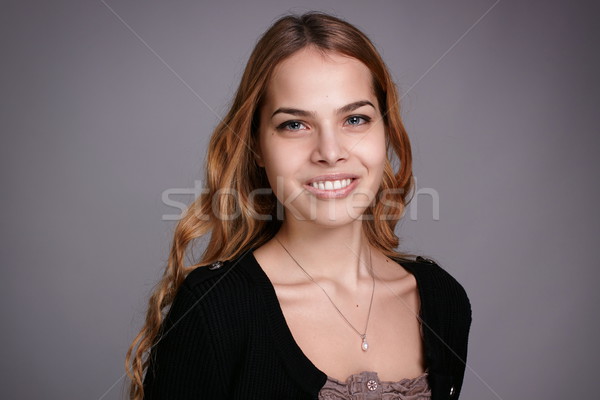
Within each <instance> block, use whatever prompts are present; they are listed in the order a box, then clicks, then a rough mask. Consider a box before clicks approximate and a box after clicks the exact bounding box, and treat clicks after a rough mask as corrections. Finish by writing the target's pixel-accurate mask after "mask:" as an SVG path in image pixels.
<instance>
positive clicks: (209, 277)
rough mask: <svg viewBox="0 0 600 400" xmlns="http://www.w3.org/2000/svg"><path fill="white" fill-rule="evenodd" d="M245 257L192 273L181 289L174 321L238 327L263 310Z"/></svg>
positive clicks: (178, 292) (215, 264)
mask: <svg viewBox="0 0 600 400" xmlns="http://www.w3.org/2000/svg"><path fill="white" fill-rule="evenodd" d="M247 262H248V261H247V260H246V258H245V257H244V255H242V256H240V257H238V258H236V259H232V260H224V261H217V262H214V263H212V264H209V265H206V266H201V267H198V268H196V269H194V270H193V271H191V272H190V273H189V274H188V275H187V276H186V278H185V280H184V281H183V283H182V284H181V285H180V287H179V288H178V291H177V294H176V296H175V298H174V301H173V304H172V306H171V310H170V312H169V314H171V315H170V317H171V318H178V317H183V316H184V315H186V314H190V313H191V315H188V316H187V317H186V318H201V319H202V320H203V321H204V323H205V324H207V325H211V324H213V323H214V324H218V325H220V326H221V328H223V325H227V326H229V325H236V326H237V325H239V324H241V323H243V322H244V321H246V320H247V319H248V318H251V317H252V315H255V314H256V312H257V311H258V308H259V307H260V302H259V301H257V291H256V290H255V283H254V280H253V278H252V272H251V270H249V269H248V268H246V267H247V265H246V263H247Z"/></svg>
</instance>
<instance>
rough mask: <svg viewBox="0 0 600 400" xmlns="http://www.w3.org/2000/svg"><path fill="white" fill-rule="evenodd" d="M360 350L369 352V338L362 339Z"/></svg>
mask: <svg viewBox="0 0 600 400" xmlns="http://www.w3.org/2000/svg"><path fill="white" fill-rule="evenodd" d="M360 348H361V349H362V351H367V350H369V343H367V336H366V335H365V336H363V338H362V344H361V345H360Z"/></svg>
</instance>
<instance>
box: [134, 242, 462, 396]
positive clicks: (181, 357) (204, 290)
mask: <svg viewBox="0 0 600 400" xmlns="http://www.w3.org/2000/svg"><path fill="white" fill-rule="evenodd" d="M252 250H253V249H250V250H247V251H246V252H244V253H243V254H242V255H241V256H240V257H238V258H237V259H233V260H228V261H224V262H223V263H222V264H219V265H218V267H217V268H215V267H213V268H208V267H199V268H197V269H195V270H193V271H192V272H190V273H189V275H188V276H187V277H186V279H185V280H184V282H183V283H182V285H181V287H180V288H179V290H178V292H177V295H176V296H175V299H174V301H173V303H172V304H171V307H170V309H169V311H168V313H167V315H166V317H165V320H164V322H163V325H162V327H161V334H160V335H159V338H158V339H157V342H156V344H155V346H154V347H153V348H152V351H151V353H150V362H149V365H148V369H147V371H146V375H145V378H144V393H145V397H144V398H145V399H149V400H156V399H174V400H180V399H261V400H264V399H317V397H318V393H319V390H320V389H321V388H322V387H323V385H324V384H325V382H326V381H327V375H326V374H325V373H324V372H322V371H320V370H319V369H318V368H317V367H316V366H315V365H314V364H313V363H312V362H311V361H310V360H309V359H308V358H307V357H306V356H305V355H304V353H303V352H302V350H301V349H300V347H299V346H298V344H297V343H296V342H295V340H294V338H293V336H292V333H291V331H290V330H289V327H288V325H287V323H286V321H285V317H284V315H283V312H282V310H281V307H280V305H279V301H278V299H277V296H276V293H275V288H274V287H273V285H272V283H271V281H270V280H269V278H268V277H267V275H266V274H265V272H264V271H263V270H262V268H261V267H260V265H259V264H258V262H257V261H256V258H254V255H253V253H252ZM395 261H397V262H398V263H399V264H401V265H402V267H404V268H405V269H406V270H407V271H408V272H410V273H411V274H413V275H414V276H415V279H416V281H417V287H418V291H419V296H420V300H421V310H420V317H421V319H422V325H423V338H424V351H425V364H426V368H427V369H428V376H427V380H428V383H429V386H430V388H431V392H432V400H443V399H456V398H458V396H459V394H460V390H461V387H462V382H463V376H464V371H465V362H466V357H467V340H468V334H469V328H470V324H471V306H470V303H469V299H468V297H467V294H466V293H465V291H464V289H463V287H462V286H461V285H460V284H459V283H458V282H457V281H456V280H455V279H454V278H453V277H452V276H451V275H450V274H448V273H447V272H446V271H445V270H443V269H442V268H441V267H440V266H438V265H437V264H436V263H435V262H433V261H431V260H429V259H425V258H421V257H420V258H418V259H417V260H412V261H411V260H404V259H398V260H395Z"/></svg>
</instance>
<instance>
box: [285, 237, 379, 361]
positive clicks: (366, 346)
mask: <svg viewBox="0 0 600 400" xmlns="http://www.w3.org/2000/svg"><path fill="white" fill-rule="evenodd" d="M275 240H277V242H278V243H279V244H280V245H281V247H283V249H284V250H285V252H286V253H288V255H289V256H290V258H291V259H292V260H294V262H295V263H296V265H297V266H299V267H300V269H301V270H302V272H304V273H305V274H306V276H307V277H308V278H309V279H310V280H311V281H312V282H313V283H314V284H315V285H317V286H318V287H319V288H321V290H322V291H323V293H325V296H327V298H328V299H329V301H330V302H331V304H332V305H333V306H334V307H335V309H336V311H337V312H338V314H340V316H341V317H342V318H343V319H344V321H346V323H347V324H348V325H350V328H352V329H353V330H354V332H356V333H357V334H358V336H360V338H361V340H362V341H361V344H360V348H361V349H362V351H367V350H369V343H368V342H367V328H368V327H369V318H370V317H371V306H372V305H373V295H374V294H375V276H374V275H373V272H372V271H371V277H372V278H373V291H372V292H371V302H370V303H369V312H368V313H367V323H366V324H365V333H360V332H359V331H358V330H357V329H356V328H355V327H354V325H352V324H351V323H350V321H348V318H346V317H345V316H344V314H342V312H341V311H340V309H339V308H338V307H337V306H336V305H335V303H334V302H333V300H331V297H329V295H328V294H327V292H326V291H325V289H323V287H322V286H321V285H319V284H318V283H317V282H316V281H315V280H314V279H313V277H312V276H310V274H309V273H308V272H306V270H305V269H304V268H302V265H300V263H299V262H298V261H297V260H296V259H295V258H294V256H292V254H291V253H290V252H289V250H288V249H287V248H286V247H285V246H284V245H283V243H281V241H280V240H279V239H278V238H277V237H276V236H275ZM369 263H370V264H371V265H370V267H371V269H373V259H372V258H371V248H370V247H369Z"/></svg>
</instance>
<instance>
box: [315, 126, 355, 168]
mask: <svg viewBox="0 0 600 400" xmlns="http://www.w3.org/2000/svg"><path fill="white" fill-rule="evenodd" d="M347 158H348V152H347V151H346V149H345V148H344V143H343V138H342V137H341V133H340V132H337V131H336V130H335V129H320V130H319V132H318V135H317V142H316V144H315V148H314V151H313V153H312V157H311V160H312V161H313V162H315V163H318V164H322V165H325V166H333V165H335V164H337V163H338V162H341V161H344V160H346V159H347Z"/></svg>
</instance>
